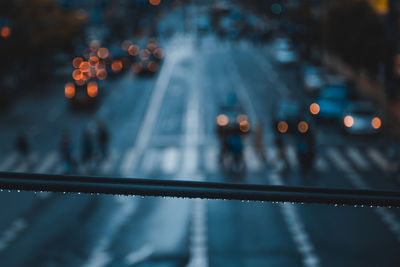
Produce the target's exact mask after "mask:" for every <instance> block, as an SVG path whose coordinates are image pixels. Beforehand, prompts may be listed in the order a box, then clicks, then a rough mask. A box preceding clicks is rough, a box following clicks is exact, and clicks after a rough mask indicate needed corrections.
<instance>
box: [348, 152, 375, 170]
mask: <svg viewBox="0 0 400 267" xmlns="http://www.w3.org/2000/svg"><path fill="white" fill-rule="evenodd" d="M346 151H347V155H348V156H349V157H350V159H351V160H352V161H353V162H354V163H355V165H356V166H357V168H359V169H360V170H363V171H366V170H369V164H368V162H367V160H365V158H364V156H363V155H362V154H361V152H360V151H359V150H358V149H357V148H354V147H348V148H347V149H346Z"/></svg>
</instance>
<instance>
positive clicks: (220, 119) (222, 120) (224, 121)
mask: <svg viewBox="0 0 400 267" xmlns="http://www.w3.org/2000/svg"><path fill="white" fill-rule="evenodd" d="M228 123H229V118H228V116H226V115H225V114H221V115H218V116H217V124H218V126H226V125H228Z"/></svg>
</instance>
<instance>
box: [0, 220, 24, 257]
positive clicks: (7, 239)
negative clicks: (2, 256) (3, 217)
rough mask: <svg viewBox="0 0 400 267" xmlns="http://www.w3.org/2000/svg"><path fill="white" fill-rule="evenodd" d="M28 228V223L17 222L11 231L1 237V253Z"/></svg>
mask: <svg viewBox="0 0 400 267" xmlns="http://www.w3.org/2000/svg"><path fill="white" fill-rule="evenodd" d="M26 227H27V223H26V222H25V221H24V220H23V219H17V220H15V221H14V222H13V223H12V224H11V226H10V228H9V229H7V230H6V231H5V232H4V233H3V234H2V235H1V236H0V251H1V250H4V249H5V248H7V247H8V245H9V244H10V243H11V242H12V241H13V240H15V239H16V238H17V235H18V233H19V232H21V231H22V230H24V229H25V228H26Z"/></svg>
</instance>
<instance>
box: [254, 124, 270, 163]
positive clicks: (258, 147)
mask: <svg viewBox="0 0 400 267" xmlns="http://www.w3.org/2000/svg"><path fill="white" fill-rule="evenodd" d="M263 138H264V129H263V124H262V123H261V122H260V123H258V124H257V126H256V128H255V129H254V139H253V141H254V150H255V151H256V153H257V155H258V156H259V157H260V158H261V160H262V161H263V163H265V162H267V157H266V155H265V151H264V141H263Z"/></svg>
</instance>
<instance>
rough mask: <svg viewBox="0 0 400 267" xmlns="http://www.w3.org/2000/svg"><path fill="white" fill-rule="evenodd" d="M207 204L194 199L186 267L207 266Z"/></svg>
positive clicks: (201, 200)
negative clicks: (188, 258)
mask: <svg viewBox="0 0 400 267" xmlns="http://www.w3.org/2000/svg"><path fill="white" fill-rule="evenodd" d="M207 231H208V230H207V206H206V203H205V200H203V199H194V200H193V209H192V216H191V227H190V260H189V263H188V265H187V267H208V265H209V262H208V248H207V243H208V239H207V235H208V234H207Z"/></svg>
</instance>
